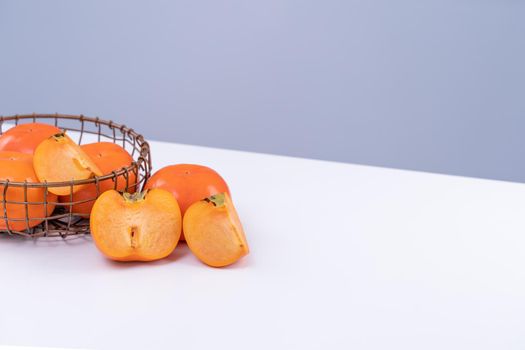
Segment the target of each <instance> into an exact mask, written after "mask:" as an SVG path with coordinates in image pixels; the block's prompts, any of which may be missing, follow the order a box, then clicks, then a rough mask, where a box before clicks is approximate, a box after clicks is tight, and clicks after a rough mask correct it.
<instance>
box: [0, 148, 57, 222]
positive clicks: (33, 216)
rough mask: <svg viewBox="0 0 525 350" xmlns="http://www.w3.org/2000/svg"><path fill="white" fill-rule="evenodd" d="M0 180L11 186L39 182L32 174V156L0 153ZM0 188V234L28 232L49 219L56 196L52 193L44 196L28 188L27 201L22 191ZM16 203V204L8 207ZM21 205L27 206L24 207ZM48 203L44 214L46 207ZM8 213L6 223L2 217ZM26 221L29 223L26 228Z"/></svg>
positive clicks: (43, 193)
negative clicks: (11, 183) (10, 231)
mask: <svg viewBox="0 0 525 350" xmlns="http://www.w3.org/2000/svg"><path fill="white" fill-rule="evenodd" d="M0 180H3V181H5V180H9V181H10V182H25V181H27V182H28V183H34V182H38V179H37V177H36V174H35V171H34V170H33V156H32V155H30V154H26V153H20V152H7V151H1V152H0ZM4 190H5V186H4V185H0V211H1V214H0V230H6V229H8V228H9V229H10V230H14V231H23V230H25V229H27V228H31V227H34V226H36V225H38V224H40V223H41V222H42V221H43V220H44V218H45V217H47V216H49V215H51V213H52V212H53V210H54V209H55V203H56V201H57V196H56V195H54V194H52V193H47V195H46V193H45V189H44V188H38V187H28V188H27V197H26V196H25V195H24V188H23V187H18V186H16V187H15V186H9V184H8V185H7V191H6V192H5V201H6V202H7V203H6V204H5V206H4ZM9 202H18V203H9ZM22 202H30V203H32V204H28V205H27V212H26V205H25V204H22ZM46 202H47V211H46V204H45V203H46ZM4 213H7V222H6V217H5V214H4ZM26 217H27V218H28V219H29V221H28V222H27V224H26V220H25V219H26Z"/></svg>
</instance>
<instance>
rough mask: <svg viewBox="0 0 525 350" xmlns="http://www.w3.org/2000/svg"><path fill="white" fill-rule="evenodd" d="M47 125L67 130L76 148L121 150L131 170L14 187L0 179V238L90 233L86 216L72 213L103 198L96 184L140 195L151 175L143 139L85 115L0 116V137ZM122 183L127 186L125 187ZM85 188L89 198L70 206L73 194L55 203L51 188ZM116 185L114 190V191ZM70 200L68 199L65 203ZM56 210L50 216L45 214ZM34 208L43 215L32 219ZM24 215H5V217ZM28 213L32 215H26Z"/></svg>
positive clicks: (16, 183)
mask: <svg viewBox="0 0 525 350" xmlns="http://www.w3.org/2000/svg"><path fill="white" fill-rule="evenodd" d="M35 122H36V123H45V124H50V125H54V126H56V127H58V128H59V129H61V130H64V131H66V133H67V135H68V136H69V137H71V138H72V139H73V140H75V141H76V142H77V143H78V144H79V145H81V144H86V143H93V142H112V143H115V144H118V145H120V146H122V147H123V148H124V149H125V150H126V151H127V152H128V153H129V154H130V155H131V157H132V158H133V162H132V164H131V165H130V166H129V167H126V168H122V169H118V170H115V171H113V172H112V173H111V174H107V175H103V176H95V177H93V178H90V179H87V180H81V181H64V182H44V183H32V182H13V181H9V180H0V215H1V216H0V234H9V235H12V236H22V237H30V238H37V237H62V238H66V237H68V236H73V235H79V234H87V233H89V215H85V214H80V213H75V212H74V210H73V208H74V206H75V205H78V204H82V203H88V202H89V203H92V202H94V201H95V200H96V199H97V198H98V196H99V195H100V194H101V189H100V184H101V183H102V182H104V184H107V183H108V182H110V183H111V184H112V185H113V188H114V189H117V188H120V189H124V190H125V191H126V192H128V191H130V192H135V191H140V190H142V188H143V187H144V184H145V182H146V181H147V179H148V178H149V176H150V174H151V154H150V149H149V145H148V143H147V142H146V141H145V140H144V137H143V136H142V135H140V134H138V133H137V132H135V131H134V130H133V129H131V128H128V127H126V126H125V125H120V124H116V123H114V122H112V121H106V120H101V119H99V118H90V117H85V116H83V115H66V114H27V115H14V116H7V117H0V134H3V133H4V132H5V131H6V130H7V129H8V128H10V127H14V126H16V125H20V124H26V123H35ZM123 182H124V183H125V185H123ZM77 185H87V186H92V187H93V188H96V190H95V191H93V196H92V197H89V198H83V199H82V200H77V201H74V198H73V195H72V194H71V195H69V196H65V197H64V196H62V197H61V199H60V201H59V200H58V199H57V200H54V197H55V196H53V195H51V194H50V192H49V189H50V188H52V187H66V186H68V187H70V188H71V189H73V187H74V186H77ZM117 186H118V187H117ZM35 192H36V193H38V195H37V196H36V197H37V200H35V199H34V198H35ZM68 197H69V198H68ZM53 206H54V207H55V209H54V210H53V212H52V213H49V214H48V212H49V211H50V210H48V209H49V208H51V207H53ZM35 208H36V209H37V210H38V211H40V212H41V213H42V215H39V214H38V215H36V216H35V215H34V213H35ZM13 211H17V212H19V213H20V212H22V213H23V212H24V211H25V217H24V216H23V215H9V216H10V217H8V213H9V212H13ZM30 212H31V213H32V214H30Z"/></svg>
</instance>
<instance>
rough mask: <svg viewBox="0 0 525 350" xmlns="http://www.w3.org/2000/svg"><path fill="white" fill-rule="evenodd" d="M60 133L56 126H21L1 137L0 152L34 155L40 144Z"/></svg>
mask: <svg viewBox="0 0 525 350" xmlns="http://www.w3.org/2000/svg"><path fill="white" fill-rule="evenodd" d="M58 133H60V129H59V128H57V127H56V126H54V125H49V124H42V123H28V124H20V125H17V126H15V127H12V128H11V129H9V130H7V131H6V132H5V133H3V134H2V135H1V136H0V151H12V152H21V153H27V154H33V153H34V152H35V149H36V147H37V146H38V145H39V144H40V142H42V141H44V140H45V139H47V138H48V137H50V136H53V135H55V134H58Z"/></svg>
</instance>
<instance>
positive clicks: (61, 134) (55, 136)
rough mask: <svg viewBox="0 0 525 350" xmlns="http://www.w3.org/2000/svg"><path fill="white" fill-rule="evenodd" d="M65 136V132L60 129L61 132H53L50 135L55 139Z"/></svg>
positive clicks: (61, 138)
mask: <svg viewBox="0 0 525 350" xmlns="http://www.w3.org/2000/svg"><path fill="white" fill-rule="evenodd" d="M65 136H66V132H65V131H62V132H59V133H56V134H54V135H53V136H52V137H53V139H55V141H62V140H63V139H64V137H65Z"/></svg>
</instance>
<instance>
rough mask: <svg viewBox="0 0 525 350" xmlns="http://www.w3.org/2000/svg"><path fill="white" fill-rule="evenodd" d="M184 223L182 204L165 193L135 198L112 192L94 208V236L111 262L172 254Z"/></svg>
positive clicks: (92, 218)
mask: <svg viewBox="0 0 525 350" xmlns="http://www.w3.org/2000/svg"><path fill="white" fill-rule="evenodd" d="M181 221H182V220H181V214H180V208H179V204H178V203H177V200H176V199H175V197H174V196H173V195H172V194H171V193H170V192H168V191H166V190H162V189H153V190H150V191H144V192H137V193H135V194H129V193H124V194H120V193H119V192H117V191H115V190H109V191H106V192H104V193H103V194H102V195H100V197H98V199H97V201H96V202H95V205H93V209H92V211H91V218H90V226H91V236H92V237H93V240H94V241H95V244H96V246H97V248H98V249H99V250H100V251H101V252H102V253H103V254H104V255H105V256H106V257H108V258H110V259H112V260H117V261H152V260H158V259H162V258H164V257H166V256H168V255H170V254H171V252H173V250H174V249H175V247H176V246H177V243H178V242H179V238H180V233H181V225H182V223H181Z"/></svg>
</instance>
